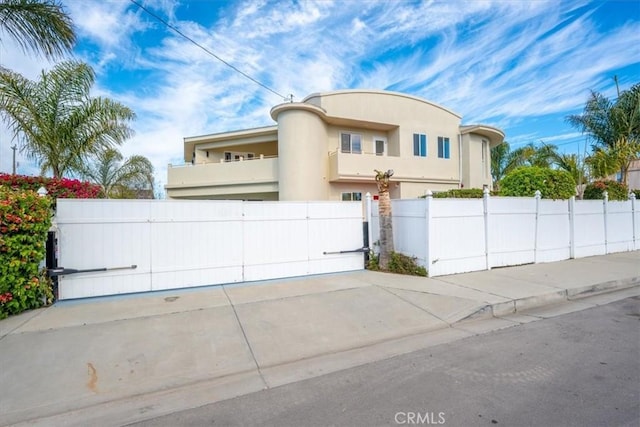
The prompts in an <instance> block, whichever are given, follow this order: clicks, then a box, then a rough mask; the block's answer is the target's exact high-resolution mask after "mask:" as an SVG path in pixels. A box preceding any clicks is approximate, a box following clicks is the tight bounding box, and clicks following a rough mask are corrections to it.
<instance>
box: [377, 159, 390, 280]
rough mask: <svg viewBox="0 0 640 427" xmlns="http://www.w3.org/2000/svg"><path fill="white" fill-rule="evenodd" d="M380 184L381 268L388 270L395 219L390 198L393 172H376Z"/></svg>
mask: <svg viewBox="0 0 640 427" xmlns="http://www.w3.org/2000/svg"><path fill="white" fill-rule="evenodd" d="M375 173H376V183H377V184H378V215H379V219H380V260H379V265H380V268H381V269H383V270H386V269H387V268H388V266H389V260H390V258H391V254H392V253H393V252H394V247H393V219H392V216H391V197H390V196H389V178H391V176H392V175H393V171H392V170H388V171H386V172H382V171H379V170H375Z"/></svg>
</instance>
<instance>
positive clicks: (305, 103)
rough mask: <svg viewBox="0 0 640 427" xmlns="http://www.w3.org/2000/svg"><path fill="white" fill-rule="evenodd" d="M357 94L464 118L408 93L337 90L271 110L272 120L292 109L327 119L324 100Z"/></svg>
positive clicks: (318, 93) (283, 104)
mask: <svg viewBox="0 0 640 427" xmlns="http://www.w3.org/2000/svg"><path fill="white" fill-rule="evenodd" d="M357 94H371V95H383V96H395V97H399V98H406V99H410V100H413V101H417V102H421V103H424V104H427V105H430V106H432V107H435V108H438V109H440V110H443V111H446V112H447V113H449V114H452V115H454V116H456V117H457V118H459V119H460V118H462V116H460V114H458V113H456V112H454V111H451V110H450V109H448V108H445V107H443V106H442V105H438V104H436V103H434V102H431V101H427V100H426V99H422V98H419V97H417V96H412V95H407V94H406V93H401V92H392V91H387V90H374V89H344V90H336V91H331V92H317V93H312V94H311V95H307V96H306V97H305V98H304V99H303V100H302V101H301V102H285V103H282V104H278V105H276V106H275V107H273V108H272V109H271V118H272V119H273V120H275V121H277V117H278V114H279V113H280V112H282V111H286V110H291V109H301V110H307V111H311V112H315V113H316V114H318V115H320V116H322V117H327V111H326V110H325V109H324V108H322V107H321V106H320V105H321V100H322V98H327V97H330V96H341V95H345V96H349V95H357ZM314 99H319V100H320V102H313V100H314ZM319 104H320V105H319Z"/></svg>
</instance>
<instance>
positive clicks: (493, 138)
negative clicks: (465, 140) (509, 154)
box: [460, 124, 505, 147]
mask: <svg viewBox="0 0 640 427" xmlns="http://www.w3.org/2000/svg"><path fill="white" fill-rule="evenodd" d="M460 133H461V134H462V135H464V134H467V133H475V134H478V135H482V136H484V137H486V138H489V141H490V143H489V145H490V146H491V147H495V146H496V145H500V144H502V143H503V142H504V136H505V135H504V132H503V131H502V130H500V129H498V128H496V127H493V126H489V125H483V124H477V125H465V126H460Z"/></svg>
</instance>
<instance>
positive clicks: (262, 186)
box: [166, 156, 278, 198]
mask: <svg viewBox="0 0 640 427" xmlns="http://www.w3.org/2000/svg"><path fill="white" fill-rule="evenodd" d="M166 190H167V195H168V196H169V197H170V198H225V196H238V195H239V196H242V195H247V196H250V195H252V194H264V193H277V191H278V157H277V156H274V157H265V156H261V157H256V158H255V159H245V160H239V161H231V162H221V163H202V164H195V165H192V164H186V165H180V166H172V165H169V168H168V170H167V186H166Z"/></svg>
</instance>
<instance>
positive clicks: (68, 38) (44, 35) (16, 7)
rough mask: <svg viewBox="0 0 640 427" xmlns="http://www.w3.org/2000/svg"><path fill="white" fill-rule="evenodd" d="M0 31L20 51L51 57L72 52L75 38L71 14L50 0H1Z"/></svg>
mask: <svg viewBox="0 0 640 427" xmlns="http://www.w3.org/2000/svg"><path fill="white" fill-rule="evenodd" d="M0 33H6V34H8V35H9V36H11V38H13V39H14V40H15V41H16V42H17V43H18V45H19V46H20V48H21V49H22V51H23V52H25V53H27V52H31V53H34V54H36V55H37V54H44V56H45V57H47V58H50V59H51V58H57V57H60V56H62V55H63V54H65V53H69V52H71V49H72V48H73V45H74V44H75V42H76V36H75V33H74V31H73V27H72V22H71V18H70V17H69V15H68V14H67V13H65V11H64V10H63V8H62V5H60V4H59V3H57V2H55V1H50V0H44V1H43V0H0ZM0 41H2V39H0Z"/></svg>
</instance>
